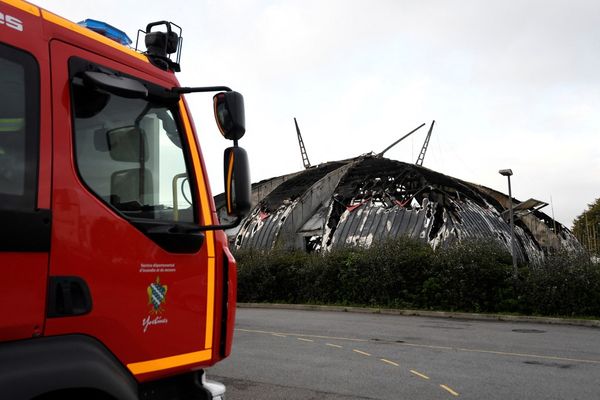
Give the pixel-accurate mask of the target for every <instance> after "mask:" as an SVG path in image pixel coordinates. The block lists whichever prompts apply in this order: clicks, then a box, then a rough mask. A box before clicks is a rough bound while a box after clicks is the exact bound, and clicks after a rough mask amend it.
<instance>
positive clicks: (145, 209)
mask: <svg viewBox="0 0 600 400" xmlns="http://www.w3.org/2000/svg"><path fill="white" fill-rule="evenodd" d="M72 93H73V111H74V112H73V114H74V127H75V132H74V134H75V155H76V157H75V158H76V163H77V167H78V170H79V174H80V176H81V179H82V180H83V181H84V183H85V184H86V185H87V186H88V187H89V188H90V190H91V191H92V192H93V193H95V194H96V195H97V196H98V197H99V198H100V199H102V200H103V201H104V202H105V203H106V204H108V205H109V206H111V207H112V208H114V209H116V210H117V211H119V212H120V213H121V214H122V215H123V216H125V217H127V218H135V219H139V218H143V219H146V220H160V221H181V222H195V217H194V207H193V202H194V196H192V192H191V190H190V180H189V179H188V177H189V176H191V174H189V170H188V168H187V163H186V157H185V154H186V153H185V152H184V150H183V149H184V148H185V147H184V143H185V142H184V140H183V139H182V138H183V136H182V132H181V130H180V129H179V123H178V122H177V118H178V112H177V109H176V106H171V107H169V106H166V105H163V104H158V103H153V102H150V101H147V100H144V99H132V98H126V97H122V96H119V95H116V94H113V93H108V92H106V91H103V90H102V89H98V88H91V87H89V86H86V85H84V84H83V82H78V80H77V78H75V79H74V80H73V84H72Z"/></svg>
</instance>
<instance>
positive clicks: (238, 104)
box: [0, 0, 250, 400]
mask: <svg viewBox="0 0 600 400" xmlns="http://www.w3.org/2000/svg"><path fill="white" fill-rule="evenodd" d="M143 38H144V41H145V44H146V48H147V49H146V50H145V51H144V52H141V51H136V50H134V49H132V48H131V47H129V46H128V39H126V36H123V34H122V32H120V31H118V30H117V29H115V28H113V27H112V26H110V25H107V24H104V23H100V22H98V21H93V20H86V21H84V22H83V23H80V24H76V23H73V22H70V21H68V20H66V19H64V18H61V17H59V16H57V15H55V14H53V13H51V12H49V11H46V10H44V9H41V8H38V7H36V6H34V5H32V4H30V3H27V2H24V1H20V0H0V221H1V229H0V277H1V278H2V282H3V286H4V287H3V288H2V290H0V316H1V319H0V393H2V394H1V395H0V396H1V397H2V398H5V399H17V400H18V399H32V398H37V399H54V398H61V399H66V398H81V399H127V400H129V399H179V398H182V399H183V398H186V399H187V398H194V399H205V398H208V399H218V398H222V397H223V396H224V387H223V386H222V385H221V384H218V383H216V382H210V381H207V380H206V379H205V374H204V368H206V367H209V366H211V365H213V364H214V363H216V362H218V361H220V360H222V359H223V358H225V357H227V356H228V355H229V353H230V351H231V345H232V338H233V325H234V319H235V297H236V263H235V260H234V259H233V257H232V256H231V254H230V252H229V250H228V248H227V238H226V236H225V234H224V233H223V231H222V229H223V228H227V227H228V226H225V225H219V224H218V219H217V216H216V212H215V206H214V203H213V200H212V194H211V191H210V187H209V182H208V177H207V173H206V169H205V166H204V162H203V158H202V153H201V151H200V145H199V141H198V137H199V136H200V135H199V134H197V133H196V131H195V129H194V124H193V121H192V119H191V115H190V112H189V109H188V106H187V104H186V101H185V99H184V96H183V94H184V93H192V92H210V91H218V92H219V93H217V94H216V95H215V96H214V108H215V115H216V119H217V126H218V128H219V130H220V131H221V133H222V134H223V136H224V137H225V138H227V139H230V140H233V141H234V144H233V146H232V147H230V148H228V149H227V150H225V155H224V175H225V176H224V178H225V192H226V198H227V208H228V211H229V212H230V213H231V214H232V215H234V216H238V217H241V216H242V215H243V214H244V213H246V212H247V211H248V209H249V206H250V202H249V190H250V184H249V182H250V180H249V172H248V167H247V157H246V153H245V152H244V150H243V149H242V148H241V147H239V146H238V145H237V144H238V140H239V139H240V138H241V137H242V136H243V134H244V132H245V126H244V125H245V124H244V107H243V98H242V96H241V95H240V94H239V93H237V92H233V91H231V90H230V89H229V88H227V87H201V88H182V87H180V85H179V83H178V81H177V79H176V77H175V74H174V71H177V70H178V69H179V52H180V49H181V47H180V43H181V30H180V29H179V30H178V28H177V26H176V25H174V24H172V23H170V22H166V21H160V22H158V23H153V24H149V25H148V26H147V27H146V31H145V32H143ZM172 57H175V58H174V59H172ZM238 220H239V218H238Z"/></svg>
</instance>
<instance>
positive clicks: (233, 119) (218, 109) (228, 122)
mask: <svg viewBox="0 0 600 400" xmlns="http://www.w3.org/2000/svg"><path fill="white" fill-rule="evenodd" d="M213 104H214V110H215V119H216V120H217V126H218V127H219V130H220V131H221V134H222V135H223V136H224V137H225V138H226V139H229V140H239V139H241V138H242V136H244V133H246V117H245V111H244V97H243V96H242V95H241V94H240V93H238V92H233V91H231V92H223V93H217V94H216V95H215V96H214V97H213Z"/></svg>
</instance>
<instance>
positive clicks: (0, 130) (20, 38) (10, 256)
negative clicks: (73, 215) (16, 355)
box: [0, 3, 51, 342]
mask: <svg viewBox="0 0 600 400" xmlns="http://www.w3.org/2000/svg"><path fill="white" fill-rule="evenodd" d="M35 11H36V10H29V11H27V10H22V9H18V8H14V7H11V6H9V5H7V4H6V3H0V94H1V95H0V221H1V224H0V276H1V277H2V281H3V282H4V284H3V287H2V290H0V315H1V316H2V317H1V318H0V342H5V341H9V340H16V339H24V338H31V337H33V336H39V335H41V334H42V332H43V328H44V314H45V304H46V280H47V273H48V252H49V249H50V222H51V221H50V219H51V218H50V210H49V202H50V199H49V185H48V183H49V182H48V181H49V180H48V175H47V173H48V171H49V169H50V168H49V161H50V160H49V158H48V157H47V155H48V153H47V149H45V148H44V149H41V148H40V141H42V142H43V143H44V144H46V145H47V144H48V143H47V142H45V141H46V140H48V138H47V137H46V136H44V137H43V138H41V136H40V132H41V128H43V129H47V123H48V122H49V118H45V117H44V115H43V113H42V111H43V110H45V111H46V112H47V110H48V108H47V104H46V103H45V102H44V104H43V107H41V98H42V95H41V94H42V93H45V91H46V90H47V87H48V86H47V82H46V81H45V80H43V79H41V76H44V77H46V78H47V76H46V73H47V67H46V65H45V60H46V59H47V55H46V54H45V52H46V53H47V49H45V46H44V43H43V42H42V40H41V36H37V34H39V21H38V18H37V17H36V15H35V14H36V12H35ZM44 51H45V52H44ZM46 133H48V132H46ZM40 157H42V159H43V161H40Z"/></svg>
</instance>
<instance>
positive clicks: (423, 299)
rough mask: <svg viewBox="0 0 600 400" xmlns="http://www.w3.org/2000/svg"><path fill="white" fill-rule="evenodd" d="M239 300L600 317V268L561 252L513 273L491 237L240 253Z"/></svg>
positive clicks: (508, 262)
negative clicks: (435, 246) (436, 245)
mask: <svg viewBox="0 0 600 400" xmlns="http://www.w3.org/2000/svg"><path fill="white" fill-rule="evenodd" d="M236 258H237V260H238V301H240V302H274V303H275V302H276V303H307V304H338V305H355V306H374V307H386V308H420V309H430V310H452V311H466V312H509V313H523V314H535V315H562V316H590V317H592V316H600V266H598V265H595V264H591V263H590V261H589V258H586V257H583V256H581V255H580V256H573V255H568V254H556V255H553V256H552V257H549V259H548V260H547V261H546V262H545V263H544V264H542V265H536V266H533V265H532V266H524V267H521V268H520V269H519V274H518V277H517V279H515V278H514V276H513V268H512V262H511V257H510V254H508V253H507V252H506V251H505V250H503V249H500V248H499V247H498V246H497V245H495V244H492V243H488V242H468V243H459V244H455V245H453V246H450V247H448V248H444V249H439V250H438V251H436V252H435V253H434V252H433V251H432V249H431V247H430V246H428V245H427V244H426V243H423V242H421V241H418V240H412V239H409V238H403V239H399V240H395V241H390V242H387V243H380V244H377V245H374V246H372V247H371V248H369V249H361V248H345V249H340V250H336V251H332V252H330V253H326V254H315V253H311V254H307V253H304V252H281V251H275V252H271V253H261V252H256V251H241V252H240V251H238V252H237V253H236Z"/></svg>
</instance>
